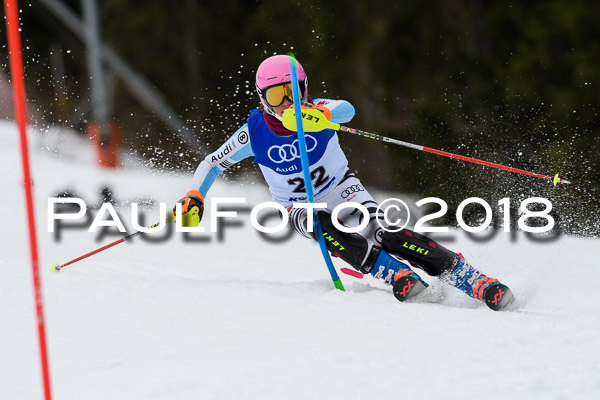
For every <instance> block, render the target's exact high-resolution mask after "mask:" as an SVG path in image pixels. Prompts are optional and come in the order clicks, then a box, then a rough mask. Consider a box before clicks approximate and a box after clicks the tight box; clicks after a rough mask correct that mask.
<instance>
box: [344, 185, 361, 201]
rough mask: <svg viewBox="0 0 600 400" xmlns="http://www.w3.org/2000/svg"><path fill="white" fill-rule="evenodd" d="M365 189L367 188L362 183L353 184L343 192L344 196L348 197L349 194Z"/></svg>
mask: <svg viewBox="0 0 600 400" xmlns="http://www.w3.org/2000/svg"><path fill="white" fill-rule="evenodd" d="M363 190H365V188H363V187H362V186H361V185H352V186H348V187H347V188H346V189H344V191H343V192H342V198H344V199H345V198H346V197H348V196H350V195H351V194H352V193H358V192H362V191H363Z"/></svg>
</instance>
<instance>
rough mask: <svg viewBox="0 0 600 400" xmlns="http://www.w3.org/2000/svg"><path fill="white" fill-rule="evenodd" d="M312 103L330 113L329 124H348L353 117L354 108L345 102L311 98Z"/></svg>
mask: <svg viewBox="0 0 600 400" xmlns="http://www.w3.org/2000/svg"><path fill="white" fill-rule="evenodd" d="M313 102H314V104H315V106H317V107H325V108H327V109H328V110H329V111H330V112H331V118H330V119H329V120H330V121H331V122H335V123H336V124H343V123H346V122H350V120H351V119H352V118H353V117H354V106H353V105H352V104H350V103H349V102H347V101H346V100H330V99H320V98H317V97H313Z"/></svg>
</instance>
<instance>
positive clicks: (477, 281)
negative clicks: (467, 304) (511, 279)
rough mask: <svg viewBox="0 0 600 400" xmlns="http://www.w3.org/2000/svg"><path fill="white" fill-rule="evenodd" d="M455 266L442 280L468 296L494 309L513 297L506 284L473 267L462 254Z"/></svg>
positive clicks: (501, 307) (505, 305)
mask: <svg viewBox="0 0 600 400" xmlns="http://www.w3.org/2000/svg"><path fill="white" fill-rule="evenodd" d="M457 254H458V256H459V258H460V259H459V261H458V264H457V265H456V268H455V269H454V270H453V271H452V272H451V273H449V274H448V275H446V276H444V277H442V281H444V282H446V283H449V284H450V285H452V286H454V287H456V288H458V289H460V290H462V291H463V292H465V293H466V294H468V295H469V296H471V297H473V298H475V299H477V300H479V301H482V302H483V303H484V304H485V305H486V306H488V307H489V308H491V309H492V310H494V311H498V310H502V309H505V308H506V307H507V306H508V305H510V304H511V303H512V301H513V300H514V299H515V297H514V296H513V294H512V292H511V291H510V289H509V288H508V286H506V285H504V284H502V283H500V282H498V279H494V278H491V277H489V276H486V275H484V274H482V273H481V271H479V270H478V269H476V268H474V267H473V266H472V265H471V264H469V262H468V261H467V260H465V258H464V257H463V255H462V254H460V253H457Z"/></svg>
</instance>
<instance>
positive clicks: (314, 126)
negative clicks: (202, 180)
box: [283, 108, 571, 186]
mask: <svg viewBox="0 0 600 400" xmlns="http://www.w3.org/2000/svg"><path fill="white" fill-rule="evenodd" d="M294 115H295V114H294V111H293V110H291V109H288V110H285V112H284V113H283V125H284V126H285V127H286V128H287V129H290V130H296V122H295V121H294ZM302 119H303V120H304V130H305V131H307V132H319V131H322V130H323V129H334V130H336V131H342V132H347V133H351V134H353V135H358V136H362V137H366V138H369V139H374V140H381V141H383V142H386V143H391V144H395V145H398V146H404V147H408V148H410V149H414V150H421V151H425V152H427V153H433V154H437V155H440V156H445V157H449V158H456V159H458V160H462V161H467V162H470V163H474V164H480V165H485V166H487V167H492V168H497V169H502V170H505V171H510V172H516V173H517V174H523V175H529V176H533V177H535V178H542V179H546V180H549V181H551V182H552V183H553V184H554V186H556V185H557V184H558V183H566V184H570V183H571V182H569V181H567V180H565V179H561V178H559V176H558V174H556V175H554V176H553V177H552V176H547V175H542V174H537V173H535V172H530V171H525V170H522V169H518V168H513V167H507V166H506V165H502V164H496V163H493V162H490V161H483V160H479V159H477V158H473V157H467V156H461V155H460V154H454V153H449V152H447V151H442V150H436V149H432V148H430V147H425V146H420V145H417V144H412V143H408V142H403V141H402V140H397V139H392V138H389V137H385V136H381V135H377V134H375V133H369V132H365V131H361V130H358V129H353V128H348V127H347V126H342V125H340V124H336V123H335V122H331V121H329V120H328V119H327V118H325V117H324V115H323V113H321V112H320V111H319V110H317V109H316V108H314V109H313V108H303V109H302Z"/></svg>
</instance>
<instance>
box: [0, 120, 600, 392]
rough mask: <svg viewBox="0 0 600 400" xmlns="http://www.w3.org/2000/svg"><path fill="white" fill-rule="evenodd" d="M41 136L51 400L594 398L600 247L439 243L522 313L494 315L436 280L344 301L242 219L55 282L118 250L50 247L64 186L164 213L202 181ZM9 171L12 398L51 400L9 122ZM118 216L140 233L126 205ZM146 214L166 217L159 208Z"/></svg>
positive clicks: (85, 237)
mask: <svg viewBox="0 0 600 400" xmlns="http://www.w3.org/2000/svg"><path fill="white" fill-rule="evenodd" d="M29 136H30V139H29V143H30V147H31V159H32V160H31V162H32V167H33V177H34V182H35V196H36V198H35V206H36V210H35V212H36V218H37V232H38V240H39V247H40V268H41V279H42V284H43V298H44V307H45V322H46V329H47V343H48V347H49V355H50V367H51V377H52V390H53V394H54V397H55V398H56V399H233V398H236V399H366V398H371V399H381V398H399V399H423V398H428V399H450V398H459V397H461V398H467V397H468V398H487V399H508V398H512V399H520V398H523V399H527V398H543V399H597V398H600V291H599V290H598V289H597V286H598V282H599V281H600V271H599V269H598V257H597V254H598V248H599V246H598V244H599V242H598V240H597V239H582V238H572V237H561V238H559V239H558V240H556V241H553V242H550V243H541V242H535V241H532V240H531V239H529V238H527V237H526V236H525V235H523V234H520V233H519V234H517V235H515V236H514V237H513V236H512V235H510V234H505V233H501V232H499V233H497V234H496V235H495V236H494V237H493V238H492V239H491V240H488V241H482V242H478V241H475V240H473V239H471V238H470V237H468V236H467V235H465V234H464V233H463V232H460V231H453V232H452V233H451V234H449V235H445V236H444V237H438V239H439V240H440V241H441V242H442V243H444V244H445V245H446V246H448V247H450V248H451V249H454V250H456V251H461V252H462V253H463V254H465V255H466V257H467V258H468V259H469V260H470V261H471V262H472V263H473V264H474V265H476V266H478V267H479V268H481V269H482V270H483V271H484V272H485V273H487V274H489V275H491V276H494V277H497V278H500V279H501V280H502V281H503V282H504V283H506V284H508V285H509V286H510V287H511V288H512V290H513V291H514V293H515V295H516V296H517V299H518V305H519V310H518V311H513V312H493V311H491V310H489V309H487V308H486V307H485V306H483V305H482V304H480V303H478V302H476V301H475V300H472V299H470V298H468V297H467V296H466V295H464V294H462V293H460V292H458V291H457V290H456V289H454V288H450V287H447V286H444V285H442V284H440V283H439V282H437V281H436V280H435V279H434V278H430V279H428V281H429V282H430V283H431V284H432V285H431V287H430V289H428V291H427V292H425V293H424V295H423V297H422V298H421V301H420V302H413V303H409V304H407V303H400V302H398V301H396V300H395V299H394V297H393V296H392V294H391V291H390V289H389V288H386V287H384V286H383V285H382V284H380V282H376V281H375V280H373V279H370V278H365V279H364V280H358V279H355V278H352V277H349V276H346V275H342V280H343V282H344V284H345V286H346V289H347V291H346V292H340V291H337V290H334V289H333V285H332V283H331V281H330V278H329V275H328V273H327V270H326V268H325V265H324V262H323V261H322V259H321V255H320V252H319V250H318V247H317V246H316V245H315V244H314V243H311V242H310V241H307V240H304V239H302V238H298V237H293V238H292V239H291V240H289V241H286V242H284V243H279V244H277V243H269V242H267V241H265V240H263V239H261V237H260V236H259V235H258V234H257V232H256V231H254V230H253V228H251V226H250V224H249V217H248V214H247V213H246V214H240V217H239V218H238V219H237V220H238V221H240V223H241V225H240V226H233V227H228V228H226V229H225V239H224V240H223V241H219V240H217V238H216V237H215V236H214V235H213V234H210V233H207V234H204V235H200V236H199V237H200V238H204V241H203V242H196V243H188V242H185V241H184V240H183V238H182V237H181V234H177V235H175V234H174V235H173V236H172V238H171V239H170V240H168V241H165V242H163V243H149V242H147V241H144V240H140V238H139V237H138V238H135V239H134V240H132V241H131V242H126V243H124V244H121V245H119V246H116V247H114V248H112V249H109V250H107V251H104V252H102V253H100V254H97V255H95V256H93V257H91V258H88V259H86V260H84V261H81V262H79V263H76V264H73V265H71V266H68V267H66V268H65V269H64V270H63V271H62V272H60V273H59V274H55V273H52V272H51V271H50V265H51V264H52V263H55V262H58V263H64V262H66V261H68V260H71V259H73V258H75V257H78V256H79V255H82V254H84V253H87V252H88V251H91V250H93V249H95V248H98V247H100V246H102V245H104V244H106V243H108V242H110V241H113V240H115V239H116V238H117V236H108V237H105V238H103V239H102V240H101V241H100V242H97V241H96V234H92V233H87V232H86V231H85V230H65V231H63V232H62V240H61V241H60V242H58V241H56V240H55V239H54V236H53V234H51V233H48V231H47V225H46V219H47V198H48V197H51V196H54V195H56V193H58V192H61V191H64V190H67V189H68V190H70V191H72V192H74V193H77V194H78V195H79V196H81V197H82V198H84V199H85V200H86V201H88V203H93V202H98V201H99V200H98V196H99V195H98V193H99V191H100V189H101V187H102V186H104V185H108V186H110V187H111V188H112V189H113V190H114V191H115V194H116V196H117V198H119V199H120V200H121V201H122V202H125V203H128V202H130V201H134V200H136V199H140V198H152V199H154V201H156V202H165V203H167V204H169V206H170V205H171V204H173V202H174V201H175V200H177V199H178V198H179V197H180V196H181V195H182V194H184V193H185V192H186V191H187V189H188V184H189V182H190V180H191V175H190V176H181V175H179V176H178V175H174V174H172V173H171V174H169V173H160V172H157V171H151V170H147V169H145V168H143V167H140V166H136V164H135V162H134V161H130V162H128V165H127V166H126V167H125V168H122V169H118V170H106V169H101V168H99V167H98V166H96V165H95V163H94V161H93V158H94V157H93V154H94V153H93V150H92V149H91V147H90V145H89V144H88V143H87V141H86V140H85V139H81V138H79V137H77V136H75V135H73V134H72V133H68V132H64V131H63V132H61V131H52V132H45V133H43V134H40V133H39V132H35V131H33V130H30V134H29ZM0 166H1V170H2V175H1V178H0V179H1V180H0V185H1V186H2V187H3V188H4V193H3V195H2V196H1V197H0V199H1V201H0V212H1V215H3V216H5V218H4V221H5V223H4V229H2V230H0V243H1V244H2V251H1V252H0V268H1V270H2V272H3V273H2V277H1V279H0V299H1V301H0V323H1V325H0V399H39V398H42V386H41V373H40V362H39V356H38V342H37V330H36V321H35V313H34V304H33V301H34V296H33V290H32V276H31V267H30V259H29V253H28V243H27V233H26V232H27V231H26V228H25V226H26V215H25V212H23V204H24V200H23V198H24V195H23V191H22V189H21V188H22V184H21V182H22V172H21V160H20V155H19V148H18V138H17V130H16V128H15V127H14V125H13V124H12V123H9V122H0ZM215 196H218V197H232V196H233V197H236V196H244V197H247V198H248V204H249V205H255V204H258V203H259V202H261V201H268V200H270V198H269V196H268V191H267V190H266V188H265V187H264V186H263V184H262V183H260V182H257V183H256V184H251V183H249V182H248V183H246V184H244V185H242V184H241V183H239V182H238V183H224V182H222V181H220V182H217V184H216V185H215V186H214V187H213V189H212V191H211V197H215ZM379 200H383V199H382V198H379ZM117 210H118V211H119V213H120V215H121V216H122V217H123V219H124V220H125V224H126V226H128V227H130V226H131V221H130V218H129V213H130V208H129V207H128V206H127V205H126V204H123V203H121V205H120V206H118V207H117ZM145 212H147V214H148V218H150V219H151V220H152V221H154V220H157V218H158V207H152V208H150V209H147V210H145ZM208 217H209V215H207V216H206V218H205V221H203V225H204V226H208V225H207V222H208V221H209V218H208ZM593 223H598V222H597V221H593ZM489 234H490V232H484V233H483V235H489ZM196 238H198V236H196ZM335 263H336V265H338V266H342V265H343V262H340V261H339V260H335Z"/></svg>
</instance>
